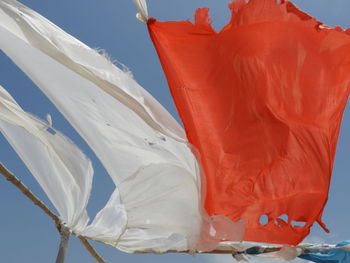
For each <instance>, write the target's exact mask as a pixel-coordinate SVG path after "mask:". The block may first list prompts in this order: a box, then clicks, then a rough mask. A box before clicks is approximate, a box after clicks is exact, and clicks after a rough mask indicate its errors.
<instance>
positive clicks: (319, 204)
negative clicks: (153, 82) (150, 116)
mask: <svg viewBox="0 0 350 263" xmlns="http://www.w3.org/2000/svg"><path fill="white" fill-rule="evenodd" d="M230 8H231V10H232V19H231V21H230V22H229V23H228V25H226V26H225V27H224V28H223V29H222V30H221V31H219V32H216V31H215V30H214V29H213V28H212V27H211V25H210V18H209V15H208V12H209V10H208V9H206V8H203V9H198V10H197V12H196V14H195V22H194V23H191V22H190V21H188V20H186V21H180V22H158V21H156V20H155V19H153V18H151V19H149V20H148V28H149V32H150V36H151V38H152V40H153V43H154V45H155V47H156V50H157V52H158V55H159V58H160V61H161V63H162V66H163V69H164V72H165V74H166V77H167V80H168V83H169V86H170V89H171V93H172V95H173V98H174V100H175V103H176V106H177V109H178V112H179V114H180V117H181V119H182V121H183V123H184V126H185V130H186V133H187V136H188V138H189V141H190V143H192V144H193V145H194V146H195V147H196V148H198V150H199V152H200V155H201V163H202V165H203V168H204V171H205V176H206V181H207V183H206V185H207V189H206V190H207V195H206V200H205V207H206V210H207V212H208V213H209V215H224V216H226V217H228V218H230V219H231V220H232V221H238V220H240V219H243V220H244V221H245V222H246V227H247V231H246V234H245V237H244V240H246V241H257V242H266V243H282V244H294V245H295V244H297V243H299V242H300V241H301V240H302V239H303V238H304V237H305V236H306V235H307V234H308V233H309V231H310V227H311V226H312V225H313V223H314V222H315V221H318V222H319V223H320V224H321V225H322V226H323V227H324V228H325V226H324V224H323V223H322V222H321V217H322V212H323V208H324V206H325V204H326V201H327V195H328V189H329V185H330V179H331V173H332V167H333V161H334V155H335V151H336V144H337V139H338V133H339V127H340V124H341V119H342V115H343V111H344V107H345V104H346V101H347V98H348V93H349V81H350V74H349V72H350V55H349V54H350V36H349V35H348V34H347V32H346V31H343V30H342V29H341V28H334V29H333V28H330V27H327V26H325V25H323V24H322V23H320V22H318V21H316V20H315V19H314V18H312V17H310V16H309V15H307V14H305V13H303V12H302V11H300V10H298V9H297V8H296V7H295V6H294V5H293V4H292V3H291V2H288V1H280V3H278V2H277V1H276V0H251V1H249V2H247V1H245V0H239V1H234V2H232V3H231V4H230ZM264 215H265V216H267V218H268V220H267V222H261V221H260V218H261V217H262V216H264Z"/></svg>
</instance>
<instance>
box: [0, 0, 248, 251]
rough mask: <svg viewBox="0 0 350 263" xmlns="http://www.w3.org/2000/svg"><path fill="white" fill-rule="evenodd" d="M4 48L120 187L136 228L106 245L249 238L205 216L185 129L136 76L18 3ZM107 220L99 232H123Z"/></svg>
mask: <svg viewBox="0 0 350 263" xmlns="http://www.w3.org/2000/svg"><path fill="white" fill-rule="evenodd" d="M141 2H142V1H141ZM0 48H1V50H2V51H4V53H5V54H7V55H8V56H9V57H10V58H11V59H12V60H13V61H14V62H15V63H16V64H17V65H18V66H19V67H20V68H21V69H22V70H23V71H24V72H25V73H26V74H27V75H28V76H29V77H30V78H31V79H32V80H33V82H34V83H35V84H36V85H37V86H38V87H39V88H40V89H41V90H42V91H43V92H44V93H45V95H46V96H47V97H48V98H49V99H50V100H51V101H52V102H53V103H54V104H55V105H56V107H57V108H58V110H59V111H60V112H61V113H62V114H63V115H64V116H65V118H66V119H67V120H68V121H69V122H70V123H71V124H72V125H73V127H74V128H75V129H76V130H77V131H78V132H79V134H80V135H81V136H82V137H83V138H84V139H85V140H86V142H87V143H88V144H89V146H90V147H91V148H92V150H93V151H94V152H95V153H96V155H97V156H98V158H99V159H100V161H101V162H102V164H103V165H104V167H105V168H106V170H107V172H108V174H109V175H110V176H111V178H112V180H113V182H114V183H115V184H116V186H117V187H118V189H119V192H120V200H121V205H122V207H123V208H124V209H125V211H126V217H127V223H126V226H125V228H123V230H122V231H121V233H120V235H115V236H114V237H113V238H103V240H102V242H105V243H107V244H111V245H113V246H116V247H118V248H119V249H121V250H124V251H126V252H135V251H143V252H166V251H168V250H188V249H195V248H197V249H200V248H202V249H210V248H212V247H213V246H215V245H216V243H217V242H218V241H220V239H222V238H224V237H225V236H226V237H227V238H230V239H231V238H234V239H236V240H240V239H241V238H242V236H243V226H242V224H241V223H238V224H231V223H230V222H229V221H228V220H226V219H225V218H221V217H215V218H213V219H210V218H207V217H206V216H205V213H204V212H203V211H202V209H201V207H202V205H201V191H202V189H201V178H200V172H199V169H198V164H197V160H196V158H195V156H194V154H193V153H192V151H191V149H190V147H189V145H188V143H187V140H186V137H185V136H184V131H183V129H182V128H181V126H179V125H178V123H177V122H176V121H175V120H174V119H173V118H172V117H171V115H170V114H169V113H168V112H167V111H166V110H165V109H164V108H163V107H162V106H161V105H160V104H159V103H158V102H157V101H156V100H155V99H154V98H153V97H152V96H151V95H150V94H149V93H147V92H146V91H145V90H144V89H143V88H142V87H140V86H139V85H138V84H137V83H136V82H135V80H134V79H133V78H132V76H131V74H129V72H124V71H122V70H120V69H119V68H117V67H116V66H115V65H113V64H112V63H111V62H110V61H108V60H107V59H106V58H105V57H104V56H102V55H100V54H98V53H97V52H96V51H95V50H93V49H91V48H89V47H87V46H86V45H84V44H83V43H81V42H80V41H78V40H77V39H75V38H73V37H72V36H70V35H68V34H67V33H65V32H64V31H62V30H61V29H60V28H58V27H57V26H55V25H53V24H52V23H51V22H49V21H48V20H46V19H45V18H43V17H42V16H40V15H39V14H37V13H35V12H34V11H33V10H31V9H29V8H27V7H25V6H23V5H21V4H19V3H18V2H16V1H14V0H3V1H1V2H0ZM114 196H116V197H117V196H118V195H117V194H115V195H112V197H111V200H113V197H114ZM105 209H106V211H112V210H113V204H112V205H107V206H106V207H105ZM112 212H113V211H112ZM99 215H100V214H99ZM99 215H97V217H96V220H97V221H96V224H97V223H101V224H100V225H103V226H105V227H106V228H113V227H114V229H118V227H119V228H121V227H122V226H120V225H119V224H120V222H118V221H113V220H112V218H106V217H102V216H101V217H100V216H99ZM227 224H229V225H231V228H230V231H229V232H228V233H226V232H227V231H226V229H227V227H223V226H226V225H227ZM93 229H95V227H94V224H92V226H91V227H90V228H89V227H88V228H87V229H86V231H93ZM221 229H224V230H225V233H222V232H220V230H221ZM209 230H211V232H210V231H209ZM102 234H106V235H108V234H110V232H109V230H108V229H107V230H106V231H104V230H103V229H101V235H102ZM86 235H88V234H86ZM95 236H96V235H95ZM94 239H96V240H99V241H101V239H98V237H97V238H94ZM107 239H108V240H107Z"/></svg>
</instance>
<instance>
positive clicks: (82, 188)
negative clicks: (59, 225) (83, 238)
mask: <svg viewBox="0 0 350 263" xmlns="http://www.w3.org/2000/svg"><path fill="white" fill-rule="evenodd" d="M49 129H50V130H51V132H49V131H48V130H49ZM0 133H2V134H3V135H4V136H5V138H6V139H7V140H8V141H9V143H10V144H11V145H12V147H13V148H14V149H15V150H16V152H17V153H18V155H19V156H20V157H21V159H22V160H23V161H24V163H25V164H26V165H27V167H28V169H29V170H30V171H31V173H32V174H33V176H34V177H35V178H36V179H37V181H38V182H39V184H40V186H41V187H42V188H43V189H44V191H45V193H46V194H47V196H48V197H49V199H50V201H51V202H52V204H53V205H54V207H55V208H56V209H57V211H58V213H59V215H60V218H61V220H62V222H64V224H66V225H67V226H68V227H69V228H70V229H72V230H73V231H77V232H79V231H81V230H82V229H84V228H85V226H86V225H87V223H88V220H89V217H88V215H87V212H86V206H87V203H88V199H89V197H90V191H91V185H92V177H93V169H92V165H91V162H90V160H89V159H88V158H87V157H86V156H85V155H84V154H83V153H82V152H81V151H80V150H79V148H78V147H76V146H75V145H74V144H73V143H72V142H71V141H70V140H69V139H68V138H66V137H65V136H63V135H62V134H60V133H59V132H57V131H54V130H53V128H52V127H50V126H49V124H48V123H45V122H43V121H41V120H39V119H37V118H35V117H34V116H32V115H30V114H28V113H26V112H24V111H23V110H22V109H21V107H20V106H19V105H18V104H17V103H16V101H15V100H14V99H13V98H12V97H11V95H10V94H9V93H8V92H7V91H6V90H5V89H4V88H2V87H1V86H0ZM67 185H69V186H70V187H66V186H67Z"/></svg>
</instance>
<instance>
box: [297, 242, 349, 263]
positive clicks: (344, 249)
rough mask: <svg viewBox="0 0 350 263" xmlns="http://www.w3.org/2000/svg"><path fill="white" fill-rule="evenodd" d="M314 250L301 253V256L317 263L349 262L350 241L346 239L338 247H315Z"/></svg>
mask: <svg viewBox="0 0 350 263" xmlns="http://www.w3.org/2000/svg"><path fill="white" fill-rule="evenodd" d="M312 250H314V251H309V252H308V253H304V254H301V255H300V256H299V257H300V258H302V259H305V260H309V261H312V262H316V263H349V262H350V241H344V242H341V243H339V244H337V245H336V247H332V248H329V247H322V246H321V247H319V248H313V249H312Z"/></svg>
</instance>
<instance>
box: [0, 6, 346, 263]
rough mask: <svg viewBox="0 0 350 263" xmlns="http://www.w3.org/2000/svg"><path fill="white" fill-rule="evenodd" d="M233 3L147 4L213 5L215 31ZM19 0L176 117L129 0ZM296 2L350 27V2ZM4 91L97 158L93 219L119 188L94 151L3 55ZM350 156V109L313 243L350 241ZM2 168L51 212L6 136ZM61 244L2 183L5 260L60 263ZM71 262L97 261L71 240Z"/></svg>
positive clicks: (166, 13)
mask: <svg viewBox="0 0 350 263" xmlns="http://www.w3.org/2000/svg"><path fill="white" fill-rule="evenodd" d="M0 1H1V0H0ZM229 1H230V0H149V1H148V5H149V13H150V16H153V17H156V18H157V19H158V20H184V19H192V17H193V12H194V10H195V9H196V8H198V7H209V8H211V16H212V20H213V25H214V27H215V28H216V29H220V28H222V27H223V26H224V25H225V24H226V23H227V22H228V20H229V18H230V12H229V10H228V8H227V4H228V2H229ZM21 2H22V3H23V4H25V5H27V6H29V7H31V8H32V9H34V10H36V11H37V12H39V13H41V14H42V15H44V16H45V17H46V18H48V19H49V20H51V21H53V22H54V23H55V24H57V25H58V26H59V27H61V28H63V29H64V30H65V31H67V32H68V33H70V34H72V35H73V36H75V37H76V38H78V39H80V40H81V41H83V42H85V43H86V44H88V45H89V46H91V47H95V48H103V49H105V50H106V51H107V52H108V53H109V54H110V56H111V57H112V59H116V60H118V61H120V62H122V63H123V64H125V65H127V66H128V67H129V68H130V69H131V70H132V72H133V74H134V77H135V79H136V80H137V81H138V82H139V83H140V84H141V85H142V86H143V87H144V88H145V89H147V90H148V91H150V92H151V94H153V96H154V97H156V98H157V99H158V100H159V101H160V102H161V103H162V104H163V105H164V106H165V107H166V108H167V109H168V110H169V111H170V112H171V113H172V114H173V115H174V116H176V118H177V119H178V117H177V113H176V110H175V108H174V105H173V102H172V100H171V97H170V94H169V91H168V87H167V83H166V80H165V77H164V74H163V71H162V69H161V67H160V64H159V62H158V58H157V56H156V53H155V50H154V49H153V46H152V43H151V41H150V39H149V37H148V33H147V30H146V27H145V25H144V24H143V23H140V22H138V21H137V20H136V18H135V14H136V9H135V7H134V6H133V4H132V1H131V0H22V1H21ZM293 2H294V3H296V4H297V5H298V6H299V7H300V8H301V9H303V10H305V11H307V12H308V13H309V14H311V15H312V16H314V17H316V18H317V19H318V20H320V21H322V22H324V23H325V24H328V25H331V26H336V25H339V26H342V27H344V28H348V27H350V17H349V13H350V1H349V0H294V1H293ZM349 55H350V54H349ZM349 74H350V72H349ZM0 85H2V86H3V87H5V88H6V89H7V90H8V91H9V92H10V93H11V94H12V95H13V96H14V97H15V99H16V100H17V102H18V103H19V104H20V105H21V106H22V107H23V108H24V109H25V110H26V111H29V112H31V113H33V114H35V115H37V116H39V117H41V118H43V119H44V118H45V116H46V114H47V113H50V114H51V115H52V118H53V123H54V127H55V128H56V129H58V130H60V131H62V132H63V133H64V134H65V135H67V136H69V137H70V138H71V139H72V140H73V141H74V142H75V143H76V144H77V145H78V146H79V147H80V148H81V149H83V151H84V152H85V153H86V154H87V155H88V156H89V157H90V158H91V159H92V161H93V163H94V169H95V177H94V184H93V192H92V196H91V201H90V204H89V207H88V210H89V212H90V214H91V218H93V216H94V215H95V213H96V212H97V211H98V210H99V209H101V208H102V206H103V205H104V203H105V202H106V201H107V199H108V198H109V195H110V194H111V192H112V191H113V188H114V186H113V183H112V181H111V180H110V179H109V177H108V175H107V174H106V172H105V170H104V169H103V167H102V166H101V164H100V163H99V161H98V160H97V159H96V157H95V155H94V154H93V152H92V151H91V150H90V149H89V148H88V146H87V145H86V143H85V142H84V141H83V140H82V139H81V138H80V136H79V135H78V134H77V133H76V132H75V131H74V130H73V129H72V127H71V126H70V125H69V124H68V123H67V122H66V121H65V119H64V118H63V117H62V115H61V114H60V113H59V112H57V110H56V109H55V108H54V106H53V105H52V104H51V103H50V102H49V101H48V100H47V99H46V98H45V97H44V95H43V94H42V93H41V92H40V91H39V89H37V88H36V87H35V86H34V85H33V83H32V82H31V81H30V80H29V79H28V78H27V77H26V76H25V75H24V74H23V73H22V72H21V71H19V70H18V69H17V67H16V66H15V65H14V64H13V63H12V62H11V61H10V60H9V59H8V58H7V57H6V56H5V55H4V54H3V53H2V52H1V51H0ZM178 120H179V119H178ZM349 156H350V108H349V107H348V108H347V111H346V113H345V117H344V120H343V125H342V131H341V135H340V139H339V143H338V151H337V157H336V162H335V167H334V173H333V179H332V186H331V190H330V195H329V201H328V204H327V207H326V209H325V212H324V218H323V219H324V222H325V223H326V224H327V226H328V228H329V229H330V230H331V234H326V233H324V232H323V230H321V229H320V227H318V226H317V225H315V226H314V227H313V229H312V233H311V235H310V237H309V238H308V239H307V241H311V242H329V243H336V242H338V241H342V240H347V239H350V227H349V222H350V209H349V200H350V191H349V190H348V189H349V186H350V176H349V170H350V158H349ZM0 162H2V163H3V164H5V165H6V166H7V167H8V168H9V169H10V170H11V171H12V172H13V173H15V174H16V175H17V176H18V177H20V178H21V180H23V181H24V182H25V184H27V185H28V186H29V187H30V189H32V191H33V192H34V193H35V194H37V195H38V196H39V197H40V198H41V199H42V200H43V201H44V202H45V203H46V204H48V205H49V206H50V207H52V206H51V205H50V203H49V201H48V199H47V198H46V196H45V194H44V193H43V191H42V190H41V188H40V187H39V186H38V184H37V183H36V182H35V181H34V180H33V178H32V177H31V175H30V173H29V172H28V170H27V169H26V168H25V166H24V165H23V164H22V162H21V161H20V159H19V158H18V157H17V156H16V154H15V153H14V152H13V150H12V149H11V148H10V146H9V145H8V143H7V142H6V141H5V139H4V138H3V137H2V136H1V135H0ZM58 244H59V235H58V233H57V231H56V229H55V227H54V224H53V222H51V220H50V219H49V218H48V217H47V216H46V215H45V214H43V213H42V212H41V211H40V210H39V209H38V208H37V207H35V206H34V205H33V204H32V203H31V202H30V201H28V200H27V199H26V198H25V197H24V196H23V195H22V194H21V193H20V192H19V191H18V190H17V189H16V188H14V187H13V186H12V185H11V184H9V183H8V182H6V181H5V180H4V179H3V178H1V177H0V262H4V263H5V262H6V263H15V262H16V263H17V262H29V263H31V262H33V263H36V262H54V260H55V258H56V254H57V249H58ZM94 245H95V246H96V248H97V250H98V251H99V252H100V253H101V255H102V256H103V257H104V258H105V259H106V261H107V262H111V263H112V262H118V263H120V262H145V263H151V262H152V263H157V262H169V263H172V262H180V261H181V262H183V263H187V262H204V263H226V262H233V259H231V258H230V256H203V255H200V256H195V257H193V256H190V255H175V254H172V255H162V256H155V255H129V254H125V253H122V252H119V251H117V250H116V249H114V248H112V247H109V246H105V245H101V244H98V243H94ZM66 262H67V263H73V262H86V263H87V262H94V259H92V258H91V257H90V255H89V254H88V253H87V252H86V251H85V249H84V248H83V247H82V245H81V244H80V243H79V241H78V240H77V239H76V238H74V237H73V238H71V240H70V245H69V252H68V258H67V260H66ZM253 262H256V261H253ZM259 262H263V261H259ZM264 262H267V261H264ZM269 262H271V261H269ZM275 262H278V261H275Z"/></svg>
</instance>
